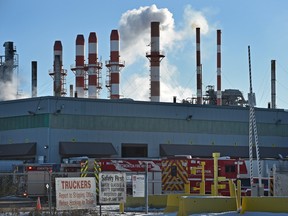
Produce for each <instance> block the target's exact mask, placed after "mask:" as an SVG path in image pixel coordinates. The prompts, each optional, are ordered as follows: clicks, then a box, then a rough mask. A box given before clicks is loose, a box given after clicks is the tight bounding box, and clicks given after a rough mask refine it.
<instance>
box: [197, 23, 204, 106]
mask: <svg viewBox="0 0 288 216" xmlns="http://www.w3.org/2000/svg"><path fill="white" fill-rule="evenodd" d="M196 71H197V82H196V86H197V104H202V101H203V97H202V64H201V52H200V28H199V27H198V28H196Z"/></svg>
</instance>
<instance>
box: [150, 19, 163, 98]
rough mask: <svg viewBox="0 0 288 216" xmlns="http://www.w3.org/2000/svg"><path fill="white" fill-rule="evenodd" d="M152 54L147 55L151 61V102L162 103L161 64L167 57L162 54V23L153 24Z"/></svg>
mask: <svg viewBox="0 0 288 216" xmlns="http://www.w3.org/2000/svg"><path fill="white" fill-rule="evenodd" d="M150 46H151V52H150V53H147V54H146V57H147V58H148V59H149V61H150V76H151V84H150V85H151V93H150V100H151V101H155V102H159V101H160V62H161V60H162V59H163V58H164V57H165V56H164V55H163V54H161V53H160V22H151V44H150Z"/></svg>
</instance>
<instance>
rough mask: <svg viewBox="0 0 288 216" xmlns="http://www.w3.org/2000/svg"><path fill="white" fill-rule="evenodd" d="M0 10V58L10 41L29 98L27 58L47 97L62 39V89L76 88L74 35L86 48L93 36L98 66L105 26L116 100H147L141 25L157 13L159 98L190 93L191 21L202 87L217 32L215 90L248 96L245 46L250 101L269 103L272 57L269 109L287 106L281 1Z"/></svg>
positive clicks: (45, 4)
mask: <svg viewBox="0 0 288 216" xmlns="http://www.w3.org/2000/svg"><path fill="white" fill-rule="evenodd" d="M0 8H1V13H0V19H1V28H0V43H1V47H0V55H3V54H4V47H2V44H3V43H4V42H6V41H13V42H14V45H15V46H16V49H17V53H18V54H19V79H20V80H21V82H20V84H19V86H18V89H19V90H20V91H21V92H22V94H23V96H24V95H26V96H30V95H31V61H37V62H38V96H46V95H53V81H52V78H51V77H50V76H49V74H48V70H49V69H52V68H53V45H54V41H55V40H61V41H62V45H63V68H65V69H67V70H68V76H67V77H66V83H67V89H69V85H70V84H73V85H75V84H74V83H75V76H74V74H73V72H72V71H71V70H70V66H71V65H72V64H74V63H75V40H76V36H77V34H84V37H85V43H86V52H87V50H88V36H89V33H90V32H94V31H95V32H96V33H97V38H98V55H99V57H100V58H101V59H102V62H103V63H105V60H109V55H110V41H109V39H110V33H111V30H112V29H119V31H120V38H121V44H120V55H121V59H122V60H123V61H125V62H126V67H125V68H124V69H122V71H121V81H120V86H121V87H120V94H121V97H123V98H132V99H135V100H145V101H148V100H149V62H148V60H147V59H146V57H145V52H146V51H149V47H147V45H148V44H149V39H150V26H147V23H149V22H150V19H157V18H159V19H161V20H162V21H163V23H161V25H163V26H162V27H161V33H160V44H161V49H163V50H164V51H165V54H166V57H165V58H164V59H163V60H162V62H161V75H160V77H161V101H172V98H173V96H177V99H178V101H180V100H182V99H186V98H189V97H191V95H193V96H196V65H195V64H196V60H195V52H196V51H195V29H193V27H192V26H195V25H199V26H200V27H201V33H202V35H201V55H202V64H203V71H202V73H203V75H202V76H203V86H202V88H203V92H204V91H205V89H206V86H208V85H214V86H215V89H216V30H217V29H221V31H222V90H224V89H239V90H240V91H242V92H243V94H244V97H245V98H246V99H247V92H248V91H249V80H248V54H247V52H248V51H247V47H248V45H250V46H251V59H252V76H253V90H254V92H255V93H256V99H257V106H258V107H267V104H268V102H269V101H270V100H271V96H270V89H271V87H270V86H271V82H270V77H271V75H270V74H271V72H270V68H271V65H270V64H271V60H272V59H275V60H276V94H277V96H276V106H277V107H278V108H285V109H287V108H288V94H287V90H288V22H287V21H288V13H287V8H288V1H285V0H276V1H272V0H271V1H268V0H254V1H243V0H241V1H240V0H234V1H229V0H204V1H203V0H201V1H200V0H195V1H193V0H190V1H186V0H181V1H175V0H165V1H164V0H161V1H148V0H142V1H136V0H121V1H120V0H115V1H113V0H107V1H95V0H91V1H90V0H89V1H88V0H87V1H86V0H84V1H75V0H61V1H56V0H49V1H39V0H25V1H20V0H18V1H17V0H0ZM155 13H156V14H157V15H155ZM135 14H138V15H135ZM125 16H126V17H130V18H131V19H130V22H126V21H127V20H125ZM137 16H138V17H137ZM151 17H153V18H151ZM131 20H132V21H131ZM151 21H155V20H151ZM145 23H146V24H145ZM192 24H193V25H192ZM141 25H143V26H141ZM131 28H132V29H131ZM128 29H129V30H128ZM86 59H87V58H86ZM86 62H87V60H86ZM106 70H107V69H106V68H105V67H103V69H102V83H103V89H102V90H101V93H100V98H103V99H106V98H107V95H108V92H107V89H106V88H105V81H106ZM68 95H69V92H68Z"/></svg>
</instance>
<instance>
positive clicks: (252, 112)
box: [248, 46, 262, 194]
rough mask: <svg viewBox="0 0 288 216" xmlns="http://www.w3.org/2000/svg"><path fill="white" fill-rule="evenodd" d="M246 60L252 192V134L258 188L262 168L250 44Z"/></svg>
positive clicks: (252, 184) (251, 182) (252, 183)
mask: <svg viewBox="0 0 288 216" xmlns="http://www.w3.org/2000/svg"><path fill="white" fill-rule="evenodd" d="M248 60H249V82H250V92H249V94H248V101H249V160H250V185H251V192H253V190H252V188H253V186H254V179H253V177H254V176H253V134H254V139H255V148H256V160H257V168H258V178H259V189H260V188H262V170H261V164H260V153H259V146H258V133H257V125H256V117H255V110H254V106H255V105H256V99H255V93H253V89H252V73H251V57H250V46H248ZM258 191H259V190H258ZM258 194H259V193H258Z"/></svg>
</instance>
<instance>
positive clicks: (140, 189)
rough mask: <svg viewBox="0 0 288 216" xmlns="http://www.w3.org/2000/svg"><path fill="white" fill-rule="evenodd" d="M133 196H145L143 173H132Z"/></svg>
mask: <svg viewBox="0 0 288 216" xmlns="http://www.w3.org/2000/svg"><path fill="white" fill-rule="evenodd" d="M132 189H133V197H145V175H132Z"/></svg>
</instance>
